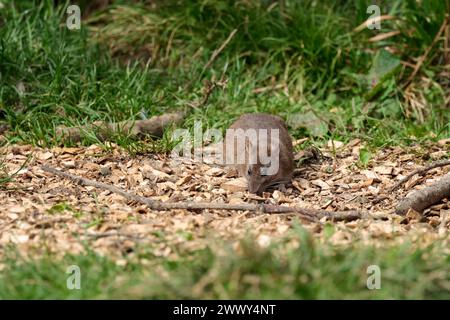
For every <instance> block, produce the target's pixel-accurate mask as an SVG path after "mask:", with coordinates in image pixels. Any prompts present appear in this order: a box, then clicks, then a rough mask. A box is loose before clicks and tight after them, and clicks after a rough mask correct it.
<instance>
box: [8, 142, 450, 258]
mask: <svg viewBox="0 0 450 320" xmlns="http://www.w3.org/2000/svg"><path fill="white" fill-rule="evenodd" d="M361 150H366V149H365V148H364V146H363V145H362V144H361V142H360V141H359V140H353V141H350V142H349V143H348V144H343V143H342V142H340V141H331V142H330V143H328V144H327V145H326V146H325V147H324V148H323V149H321V150H320V152H321V155H322V160H321V161H320V163H318V162H317V161H315V162H312V161H311V162H310V163H308V161H307V160H306V161H304V162H303V163H302V164H298V166H297V170H296V175H295V178H294V180H293V183H292V185H291V186H288V187H287V189H286V191H285V192H281V191H279V190H275V191H273V192H265V193H263V195H262V196H257V195H251V194H248V193H247V191H246V184H245V181H244V180H243V179H242V178H239V177H238V176H237V172H235V170H232V169H229V168H225V167H214V166H210V165H208V164H205V163H192V162H189V161H187V162H185V163H181V164H180V163H178V164H176V165H175V164H174V163H172V161H171V160H170V158H169V157H168V156H166V155H164V154H151V155H138V156H130V155H129V154H127V153H126V152H125V151H123V150H121V149H120V148H119V147H117V146H114V147H113V148H112V149H111V150H108V151H105V150H104V149H102V148H101V147H100V146H97V145H92V146H90V147H71V148H63V147H55V148H52V149H42V148H37V147H32V146H30V145H15V146H12V147H11V146H9V147H2V148H0V156H1V157H3V158H4V163H5V166H6V168H5V170H6V171H7V172H16V171H17V170H19V169H20V168H21V167H22V165H23V163H24V161H27V159H28V158H29V157H31V160H30V161H29V162H28V163H27V165H26V166H25V167H24V168H22V169H20V171H19V172H18V173H17V175H16V176H15V177H14V180H13V181H11V182H7V183H6V184H5V185H3V186H2V191H1V193H0V251H3V250H5V249H6V248H7V247H8V246H9V245H11V244H13V245H15V246H16V247H17V248H18V249H19V250H20V251H21V252H22V253H23V254H24V255H30V256H36V255H40V254H42V253H43V252H45V251H51V252H53V253H55V254H57V255H58V254H61V255H63V254H65V253H69V252H70V253H80V252H82V251H83V250H85V249H86V246H88V247H89V248H90V249H92V250H94V251H95V252H97V253H99V254H102V255H108V256H110V257H112V258H116V259H123V257H124V256H129V255H132V254H133V252H134V251H135V249H136V248H137V247H138V246H145V247H148V248H150V249H151V250H152V253H153V254H154V255H155V256H161V257H168V258H176V256H177V253H178V252H180V250H181V251H185V250H187V251H194V250H198V249H201V248H204V247H206V246H208V243H209V239H211V237H219V238H221V239H224V240H228V241H239V240H240V239H243V238H244V237H246V236H248V235H249V234H251V235H253V236H254V237H255V239H257V243H258V244H259V245H260V246H261V247H267V246H268V245H270V243H271V242H272V241H273V240H274V239H277V238H281V237H283V236H286V235H287V233H288V232H289V230H291V229H292V228H293V225H294V224H295V223H296V222H297V221H298V218H297V217H296V215H295V214H261V213H254V212H245V211H224V210H203V211H189V210H171V211H152V210H150V209H148V208H147V207H145V206H143V205H141V204H137V203H133V202H130V201H128V200H126V199H124V198H123V197H121V196H119V195H117V194H113V193H111V192H109V191H104V190H98V189H95V188H93V187H89V186H81V185H77V184H74V183H72V182H71V181H68V180H65V179H61V178H59V177H56V176H52V175H50V174H48V173H46V172H44V171H43V170H42V169H41V166H42V165H43V164H47V165H51V166H54V167H57V168H60V169H62V170H66V171H67V172H70V173H72V174H76V175H80V176H82V177H85V178H88V179H94V180H97V181H99V182H103V183H109V184H113V185H115V186H118V187H121V188H123V189H125V190H127V191H128V192H132V193H136V194H139V195H141V196H144V197H150V198H152V199H154V200H159V201H168V202H178V201H198V202H212V203H244V202H265V203H272V204H283V205H287V206H296V205H297V206H304V207H309V208H316V209H319V208H320V209H326V210H330V211H339V210H341V211H342V210H353V209H356V210H362V211H365V212H367V213H369V216H370V218H369V219H362V220H356V221H351V222H344V221H341V222H330V221H326V218H323V219H321V221H320V222H317V223H315V222H310V221H300V223H301V224H302V225H303V226H304V228H306V229H309V230H310V231H311V232H312V233H313V234H314V236H315V237H317V238H319V239H321V240H323V241H325V240H326V241H330V242H331V243H333V244H335V245H344V246H345V245H346V244H349V243H351V242H355V241H361V242H363V243H368V244H370V243H382V242H386V241H400V242H402V241H404V239H405V237H409V238H411V237H412V238H414V239H417V241H418V243H419V244H420V245H425V244H427V243H430V242H432V241H435V240H437V239H447V241H448V239H449V238H450V237H449V229H450V203H449V201H448V199H444V200H443V201H442V202H441V203H439V204H436V205H434V206H432V207H430V208H428V209H427V210H425V212H424V213H423V214H419V213H417V212H414V211H412V210H411V211H410V212H409V213H408V214H407V215H406V216H398V215H395V214H394V213H393V212H394V209H395V206H396V204H397V203H398V201H399V200H401V199H402V198H404V197H405V196H406V195H407V194H408V193H409V192H412V191H413V190H417V189H421V188H423V187H424V186H426V185H428V184H431V183H433V182H434V181H436V180H437V179H439V177H441V176H443V175H444V174H446V173H448V172H449V171H450V168H449V167H441V168H435V169H432V170H430V171H429V172H427V173H426V174H425V175H424V176H418V175H416V176H414V177H413V178H412V179H411V180H409V181H408V182H407V183H405V184H404V185H403V186H402V187H400V188H399V189H398V190H396V191H395V192H392V193H386V194H385V193H383V191H384V190H387V189H388V188H389V187H391V186H392V185H393V184H394V183H395V182H397V181H398V180H400V179H401V178H403V177H405V176H406V175H408V174H409V173H411V172H412V171H414V170H415V169H417V168H419V167H421V166H422V165H424V164H425V163H426V162H427V161H428V160H440V159H444V158H446V157H448V156H449V155H450V140H448V139H447V140H441V141H439V142H438V143H433V144H432V143H429V144H427V145H423V146H420V147H419V146H412V147H409V148H401V147H387V148H384V149H380V150H378V152H377V153H376V154H372V155H371V157H370V160H369V161H368V163H367V164H365V163H364V164H361V162H360V153H361ZM298 153H299V154H304V153H305V152H304V151H299V152H298ZM300 158H302V156H301V155H298V156H297V157H296V159H300ZM330 224H332V225H333V228H331V229H330V228H328V227H327V226H329V225H330ZM330 230H331V231H330ZM120 261H122V260H120Z"/></svg>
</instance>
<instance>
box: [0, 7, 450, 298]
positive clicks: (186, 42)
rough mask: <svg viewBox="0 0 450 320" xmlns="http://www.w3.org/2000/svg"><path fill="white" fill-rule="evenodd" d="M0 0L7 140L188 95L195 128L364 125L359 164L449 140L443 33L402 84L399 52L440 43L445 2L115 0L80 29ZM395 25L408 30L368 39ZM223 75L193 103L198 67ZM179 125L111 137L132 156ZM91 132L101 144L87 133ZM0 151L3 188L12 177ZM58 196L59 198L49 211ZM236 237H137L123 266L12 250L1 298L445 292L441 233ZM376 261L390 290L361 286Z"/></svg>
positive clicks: (155, 108) (155, 147)
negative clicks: (240, 123)
mask: <svg viewBox="0 0 450 320" xmlns="http://www.w3.org/2000/svg"><path fill="white" fill-rule="evenodd" d="M281 2H284V3H285V4H286V5H285V8H284V9H281V8H280V6H279V3H281ZM1 3H2V4H3V6H4V7H3V8H0V128H3V127H4V126H5V125H6V126H7V128H8V130H7V131H6V132H5V133H2V134H3V135H4V136H5V137H6V142H7V143H10V144H14V143H31V144H33V145H39V146H54V145H61V144H63V145H68V144H70V143H69V142H67V141H62V140H61V137H59V136H57V135H56V134H55V128H56V127H57V126H59V125H66V126H72V125H83V124H90V123H92V122H93V121H96V120H104V121H121V120H136V119H141V118H143V117H144V118H145V117H151V116H154V115H159V114H163V113H165V112H167V111H173V110H180V109H181V110H185V109H186V108H189V110H190V113H189V115H188V116H187V117H186V119H185V121H184V123H183V124H182V126H183V127H187V128H190V129H192V127H193V125H194V122H195V121H197V120H201V121H202V122H203V126H204V128H207V127H212V128H220V129H225V128H226V127H227V126H228V125H229V124H230V123H231V121H232V120H233V119H234V118H236V117H237V116H238V115H240V114H242V113H245V112H257V111H259V112H270V113H275V114H279V115H281V116H282V117H284V118H285V119H286V120H287V121H288V123H289V125H290V132H291V133H292V135H293V136H294V137H295V138H301V137H304V136H309V137H311V140H310V141H308V142H307V143H305V145H309V144H321V143H323V142H325V141H327V140H329V139H338V140H342V141H344V142H346V141H349V140H350V139H353V138H360V139H362V140H363V142H364V144H366V146H365V148H364V149H362V152H361V154H360V165H361V166H364V165H367V163H368V161H369V160H370V157H371V154H372V153H374V152H376V148H377V147H382V146H386V145H408V144H411V143H422V142H424V141H426V140H437V139H441V138H444V137H450V125H449V123H450V112H449V109H448V105H447V106H446V100H445V99H447V103H448V96H449V86H450V82H449V79H448V77H447V76H446V73H445V71H446V70H447V71H446V72H448V64H447V65H446V62H445V61H446V60H445V52H444V50H443V49H444V44H443V41H438V42H437V43H436V44H434V46H433V47H432V48H431V50H430V54H429V55H428V57H427V59H426V60H425V61H424V64H423V65H422V67H421V69H420V70H419V72H418V74H417V76H416V77H415V78H414V79H413V81H412V83H411V86H410V88H409V89H408V90H406V89H404V88H403V86H404V85H405V84H406V81H407V79H408V77H409V75H410V74H411V71H412V69H411V68H410V67H405V66H404V64H401V62H407V63H410V64H411V63H412V64H414V63H415V62H416V59H417V58H418V57H419V56H421V55H422V54H423V53H424V52H425V50H426V49H427V48H428V47H429V46H430V45H431V44H432V42H433V38H434V36H435V34H436V33H437V32H438V30H439V28H440V26H441V24H442V22H443V20H444V14H445V12H449V11H450V2H449V1H448V0H444V1H443V0H430V1H420V2H418V1H413V0H408V1H403V0H393V1H389V4H387V3H386V4H383V5H381V11H382V14H390V15H394V16H396V17H397V19H395V20H389V21H383V22H382V29H381V30H380V31H376V30H367V29H364V30H362V31H360V32H355V31H354V28H356V27H357V26H358V25H360V24H361V23H363V22H364V21H365V20H366V19H367V17H368V15H367V13H366V9H367V6H368V5H369V4H372V3H371V1H362V0H354V1H331V0H330V1H313V0H305V1H289V0H286V1H270V0H253V1H225V0H218V1H211V0H200V1H194V0H186V1H182V5H177V3H180V2H179V1H172V0H170V1H166V0H164V1H162V0H161V1H153V3H155V5H154V6H153V7H151V8H150V7H145V6H143V5H138V4H134V5H130V4H129V2H128V1H115V2H114V5H113V6H111V7H109V8H107V9H106V10H105V11H103V12H96V13H94V14H93V15H91V16H90V17H89V18H88V19H84V20H83V21H82V28H81V30H79V31H70V30H68V29H67V28H66V27H65V18H66V14H65V6H63V5H60V6H58V7H54V6H53V1H50V0H47V1H31V0H23V1H22V0H21V1H12V0H6V1H1ZM82 10H84V7H83V8H82ZM234 29H237V30H238V31H237V32H236V34H235V36H234V37H233V38H232V39H231V41H230V42H229V43H228V45H227V46H226V47H225V48H224V50H223V51H222V52H221V53H220V54H219V56H218V57H217V59H215V60H214V61H213V62H212V63H211V65H210V66H209V67H208V68H205V66H206V65H207V63H208V61H209V60H210V58H211V56H212V54H213V52H214V50H216V49H217V48H219V47H220V46H221V45H222V44H223V43H224V41H225V40H226V39H227V37H228V36H229V35H230V34H231V32H232V31H233V30H234ZM390 31H400V34H398V35H396V36H394V37H391V38H388V39H385V40H382V41H377V42H370V41H369V39H370V38H371V37H373V36H375V35H378V34H380V33H385V32H390ZM387 52H390V54H388V53H387ZM446 68H447V69H446ZM224 79H226V80H227V81H228V82H227V86H226V88H224V89H217V90H216V91H214V92H213V94H212V95H211V97H210V99H209V100H208V103H207V104H206V105H205V106H204V107H202V108H192V107H190V106H189V105H190V104H192V102H193V101H196V100H197V99H199V98H200V99H201V97H202V89H203V82H204V80H210V81H219V80H224ZM261 88H266V89H264V90H262V89H261ZM170 134H171V129H169V130H167V131H166V132H165V135H164V137H163V139H160V140H154V139H152V138H151V137H149V138H147V139H144V140H143V141H136V140H134V139H132V138H130V137H128V136H127V135H126V134H118V135H116V136H114V137H112V141H113V142H115V143H117V144H118V145H120V146H123V147H125V148H126V149H127V150H128V151H130V152H131V153H145V152H165V151H168V150H170V148H171V147H172V145H173V143H172V142H171V141H170ZM0 141H3V139H0ZM82 143H83V144H91V143H100V142H99V141H98V139H97V138H96V137H95V134H94V132H87V134H86V136H85V137H84V140H83V141H82ZM103 146H104V147H105V149H107V148H108V144H103ZM0 157H1V155H0ZM2 161H3V160H2V158H0V186H1V185H2V184H5V183H6V182H9V181H11V179H13V178H14V177H13V173H12V174H11V173H6V172H4V167H5V165H4V161H3V162H2ZM65 209H68V208H66V205H65V204H64V203H62V204H60V205H57V206H55V207H53V208H52V209H51V210H50V212H49V214H58V213H59V212H60V211H61V210H65ZM73 214H74V215H79V214H80V213H77V212H73ZM184 236H185V237H186V238H187V240H189V238H190V237H192V235H189V234H187V235H184ZM162 238H163V235H162ZM162 240H164V239H162ZM215 242H217V243H215ZM297 242H298V243H300V245H299V246H298V247H293V246H292V244H295V243H297ZM240 248H241V249H240V250H239V251H238V252H235V251H234V249H233V246H232V245H231V244H230V243H225V244H223V240H216V241H212V244H211V245H210V246H208V247H207V248H205V249H203V250H197V251H194V252H185V251H183V250H182V249H181V248H177V247H174V248H172V250H173V251H174V252H175V253H176V256H177V258H163V257H158V256H157V255H156V253H155V252H154V250H153V249H152V248H151V247H149V248H137V249H136V250H135V251H134V252H133V253H131V254H128V255H125V256H124V259H126V260H127V264H126V266H118V265H117V264H115V263H114V262H113V261H112V260H111V259H110V258H107V257H100V256H98V255H96V254H94V253H93V252H91V251H89V250H88V251H87V253H86V254H80V255H65V256H64V257H62V258H59V257H56V256H55V255H54V254H50V253H48V254H47V255H45V256H44V257H41V258H35V259H29V258H25V257H22V256H20V255H19V253H18V252H19V251H18V250H16V249H15V248H11V249H7V248H6V249H5V248H4V249H5V252H6V254H5V255H4V256H2V257H1V258H0V260H1V262H0V265H1V268H2V270H1V273H0V298H35V299H38V298H130V297H134V298H252V299H257V298H278V299H294V298H308V299H314V298H370V299H371V298H375V299H381V298H398V299H402V298H413V299H421V298H439V299H448V298H450V294H449V286H450V285H449V281H450V279H449V278H448V275H449V274H450V272H449V271H450V260H449V256H448V252H447V251H448V250H447V251H446V248H445V243H444V241H436V242H435V243H433V244H431V245H428V246H425V247H420V246H418V244H417V243H408V242H406V243H404V244H402V245H399V244H397V245H394V244H389V243H384V244H383V246H382V247H379V246H378V247H375V246H370V245H366V246H363V245H362V244H360V243H355V244H353V245H350V246H347V247H336V246H334V245H332V244H331V243H328V242H326V240H325V243H320V242H318V241H317V240H312V239H311V237H310V235H309V234H307V233H306V232H304V231H302V230H296V231H294V232H293V233H292V234H291V235H290V236H289V237H287V238H286V239H285V240H282V241H279V242H277V243H275V244H273V245H272V246H271V247H270V248H269V249H260V248H258V247H257V246H256V245H255V241H254V239H251V238H249V239H248V240H246V241H243V242H242V243H241V244H240ZM144 262H145V263H144ZM72 264H76V265H78V266H79V267H80V268H81V271H82V280H81V285H82V289H81V290H68V289H67V288H66V279H67V276H68V275H67V274H66V273H65V271H66V269H67V267H68V266H69V265H72ZM371 264H378V265H379V266H380V268H381V271H382V289H381V290H373V291H371V290H368V289H367V288H366V279H367V274H366V268H367V266H368V265H371Z"/></svg>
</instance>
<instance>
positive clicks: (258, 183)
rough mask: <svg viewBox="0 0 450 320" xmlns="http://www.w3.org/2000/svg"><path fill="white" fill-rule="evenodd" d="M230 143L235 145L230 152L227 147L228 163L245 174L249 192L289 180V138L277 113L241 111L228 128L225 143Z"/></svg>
mask: <svg viewBox="0 0 450 320" xmlns="http://www.w3.org/2000/svg"><path fill="white" fill-rule="evenodd" d="M239 129H241V130H239ZM239 141H240V142H239ZM231 142H233V143H231ZM239 143H241V145H240V146H241V148H239ZM229 145H234V148H233V149H232V152H228V151H229V150H228V148H227V149H226V152H227V153H226V155H227V156H226V157H227V158H226V159H227V164H231V165H233V166H235V167H236V169H237V170H238V172H239V174H240V175H241V176H243V177H245V178H246V180H247V182H248V190H249V191H250V192H251V193H261V192H263V191H264V190H266V189H267V188H268V187H270V186H274V185H283V186H284V184H286V183H289V182H290V181H291V178H292V172H293V170H294V156H293V149H292V138H291V136H290V135H289V132H288V130H287V127H286V124H285V122H284V121H283V120H282V119H281V118H280V117H277V116H274V115H270V114H265V113H250V114H244V115H242V116H241V117H240V118H239V119H238V120H236V121H235V122H234V123H233V124H232V125H231V126H230V128H229V129H228V130H227V136H226V142H225V146H226V147H228V146H229ZM239 157H241V159H239ZM239 160H240V161H239Z"/></svg>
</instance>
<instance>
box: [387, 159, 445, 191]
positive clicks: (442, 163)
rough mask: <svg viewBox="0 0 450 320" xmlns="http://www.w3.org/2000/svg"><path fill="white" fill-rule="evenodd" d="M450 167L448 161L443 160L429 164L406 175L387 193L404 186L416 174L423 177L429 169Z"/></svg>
mask: <svg viewBox="0 0 450 320" xmlns="http://www.w3.org/2000/svg"><path fill="white" fill-rule="evenodd" d="M448 165H450V159H448V160H443V161H438V162H435V163H432V164H430V165H429V166H426V167H423V168H420V169H417V170H414V171H413V172H411V173H410V174H408V175H407V176H406V177H404V178H403V179H401V180H399V181H398V182H397V183H396V184H394V185H393V186H392V187H390V188H389V189H388V192H392V191H394V190H395V189H397V188H398V187H400V186H401V185H402V184H404V183H405V182H406V181H408V180H409V179H411V178H412V177H414V176H415V175H416V174H418V175H423V174H424V173H426V172H428V171H430V170H431V169H434V168H439V167H444V166H448Z"/></svg>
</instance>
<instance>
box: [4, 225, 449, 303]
mask: <svg viewBox="0 0 450 320" xmlns="http://www.w3.org/2000/svg"><path fill="white" fill-rule="evenodd" d="M235 248H236V246H232V245H231V243H230V242H225V243H224V242H223V240H218V239H217V240H215V241H214V240H212V241H211V242H210V245H209V246H208V247H206V248H205V249H201V250H195V251H192V252H186V251H182V250H180V249H179V248H177V247H176V246H175V247H172V248H171V249H172V251H173V252H174V253H175V256H176V258H173V257H172V258H163V257H158V256H156V255H155V254H154V253H153V249H152V248H151V247H146V248H142V247H141V248H138V249H136V250H135V251H134V252H133V254H131V255H128V256H126V257H125V259H126V261H127V263H126V265H125V266H123V265H121V266H119V265H117V264H116V263H114V262H113V261H112V260H110V259H109V258H106V257H101V256H98V255H96V254H95V253H93V252H92V251H89V250H88V251H87V253H85V254H79V255H69V254H68V255H65V256H64V257H63V258H56V257H55V256H53V255H52V254H48V255H46V256H44V257H43V258H39V259H26V258H24V257H21V256H20V255H18V253H17V251H15V250H13V249H10V250H9V251H8V252H9V253H8V254H7V255H5V256H4V257H3V258H2V261H1V263H2V264H3V266H2V267H3V270H2V273H1V274H0V298H2V299H53V298H55V299H80V298H83V299H87V298H91V299H92V298H136V299H142V298H150V299H186V298H191V299H192V298H194V299H217V298H219V299H406V298H408V299H449V298H450V276H449V275H450V257H449V256H448V254H445V250H446V248H445V241H443V240H439V241H436V242H434V243H432V244H429V245H427V246H423V245H421V246H419V245H418V243H412V242H410V241H405V242H404V243H403V244H396V245H394V244H388V243H385V244H384V245H383V246H382V247H380V246H372V245H365V246H363V245H361V244H360V243H356V244H353V245H350V247H339V246H334V245H332V244H331V243H329V242H327V241H325V242H324V243H319V242H318V240H313V239H312V238H311V236H310V234H309V233H308V232H306V231H305V230H303V229H301V228H296V229H295V230H294V231H292V232H291V234H290V235H289V236H288V237H286V238H285V239H284V240H277V241H276V242H275V243H273V244H272V245H271V246H270V247H269V248H266V249H262V248H261V247H259V246H258V245H257V244H256V242H255V240H254V239H252V238H251V237H248V238H247V239H246V240H242V241H240V243H239V249H238V250H236V249H235ZM144 262H145V263H144ZM71 265H77V266H78V267H79V268H80V271H81V289H80V290H69V289H67V286H66V282H67V278H68V277H69V274H66V270H67V268H68V267H69V266H71ZM369 265H378V266H379V267H380V270H381V289H379V290H369V289H367V286H366V283H367V278H368V276H370V275H368V274H367V268H368V266H369Z"/></svg>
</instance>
